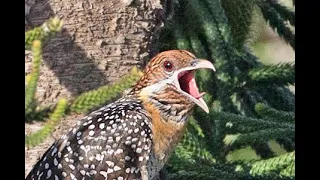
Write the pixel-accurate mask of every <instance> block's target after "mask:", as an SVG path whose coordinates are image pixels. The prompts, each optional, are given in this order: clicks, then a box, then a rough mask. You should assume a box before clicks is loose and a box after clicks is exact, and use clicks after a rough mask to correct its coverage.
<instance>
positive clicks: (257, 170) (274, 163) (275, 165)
mask: <svg viewBox="0 0 320 180" xmlns="http://www.w3.org/2000/svg"><path fill="white" fill-rule="evenodd" d="M293 162H295V151H293V152H290V153H285V154H282V155H280V156H277V157H274V158H270V159H267V160H260V161H256V162H253V163H252V164H250V165H249V166H251V170H250V174H252V175H254V176H255V175H261V174H268V173H270V172H280V171H281V170H284V169H285V168H287V167H288V166H290V165H291V166H292V163H293ZM288 174H289V173H288ZM291 175H293V176H294V174H291Z"/></svg>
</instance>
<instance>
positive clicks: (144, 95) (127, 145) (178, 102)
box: [26, 50, 215, 180]
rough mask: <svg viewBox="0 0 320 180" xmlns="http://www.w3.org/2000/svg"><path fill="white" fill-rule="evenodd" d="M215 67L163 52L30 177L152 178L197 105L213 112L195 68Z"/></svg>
mask: <svg viewBox="0 0 320 180" xmlns="http://www.w3.org/2000/svg"><path fill="white" fill-rule="evenodd" d="M200 68H209V69H212V70H214V71H215V68H214V66H213V65H212V64H211V63H210V62H209V61H207V60H202V59H198V58H196V57H195V56H194V55H193V54H192V53H190V52H188V51H185V50H170V51H165V52H162V53H159V54H158V55H156V56H155V57H154V58H152V59H151V61H150V62H149V63H148V65H147V66H146V68H145V69H144V74H143V76H142V77H141V79H140V80H139V81H138V82H137V84H136V85H135V86H134V88H133V89H132V90H131V91H130V92H129V93H128V94H127V95H125V96H124V97H122V98H120V99H118V100H117V101H115V102H113V103H110V104H108V105H107V106H104V107H102V108H100V109H99V110H97V111H94V112H92V113H90V114H88V115H87V116H86V117H84V118H83V119H82V120H80V121H79V122H78V124H77V125H76V126H75V127H74V128H73V129H72V130H71V131H70V132H69V133H68V134H67V135H64V136H62V137H61V138H60V139H59V140H58V141H56V142H55V143H54V144H53V145H52V146H51V147H50V148H49V149H48V150H47V151H46V152H45V154H44V155H43V156H42V158H41V159H40V160H39V161H38V162H37V164H36V165H35V166H34V168H33V169H32V170H31V172H30V173H29V175H28V176H27V178H26V179H27V180H33V179H34V180H37V179H52V180H58V179H72V180H75V179H77V180H89V179H95V180H102V179H103V180H104V179H107V180H113V179H117V180H124V179H128V180H131V179H142V180H148V179H150V180H151V179H152V178H153V177H154V176H155V175H156V174H157V173H158V172H159V171H160V169H161V168H162V167H163V165H164V163H165V162H166V161H167V159H168V157H169V156H170V153H171V152H172V150H173V149H174V148H175V146H176V145H177V143H178V142H179V140H180V139H181V137H182V135H183V130H184V129H185V125H186V124H187V123H186V121H187V119H188V116H189V115H190V114H191V111H192V109H193V107H194V106H195V105H198V106H200V107H201V108H202V109H203V110H204V111H205V112H207V113H208V112H209V109H208V106H207V105H206V103H205V102H204V100H203V99H202V96H203V94H204V93H200V92H199V91H198V87H197V85H196V81H195V78H194V71H195V70H196V69H200Z"/></svg>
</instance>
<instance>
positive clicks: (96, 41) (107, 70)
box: [25, 0, 166, 176]
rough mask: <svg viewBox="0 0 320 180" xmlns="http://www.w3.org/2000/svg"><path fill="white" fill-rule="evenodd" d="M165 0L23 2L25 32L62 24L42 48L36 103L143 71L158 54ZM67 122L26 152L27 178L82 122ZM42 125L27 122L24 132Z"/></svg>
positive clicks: (28, 69)
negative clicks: (156, 44) (57, 20)
mask: <svg viewBox="0 0 320 180" xmlns="http://www.w3.org/2000/svg"><path fill="white" fill-rule="evenodd" d="M165 2H166V0H161V2H160V0H105V1H101V0H84V1H78V0H25V20H26V30H28V29H30V28H33V27H36V26H40V25H42V24H43V23H44V22H45V21H46V20H48V19H49V17H53V16H58V17H59V18H60V19H62V20H63V22H64V25H63V30H62V32H61V33H60V34H59V35H58V36H56V37H55V38H53V39H52V40H50V41H49V42H47V43H46V44H45V46H44V49H43V63H42V65H41V69H40V78H39V81H38V86H37V92H36V99H37V100H38V102H39V103H40V104H41V105H44V104H51V103H56V102H57V99H58V98H60V97H65V98H68V99H70V98H72V97H75V96H76V95H79V94H80V93H82V92H85V91H88V90H92V89H96V88H98V87H100V86H102V85H108V84H109V83H112V82H114V81H116V80H118V79H119V78H120V77H122V76H123V75H124V74H126V73H127V72H128V71H129V69H131V68H132V67H133V66H139V67H143V66H144V65H145V64H146V61H147V60H148V59H149V58H150V57H151V56H153V55H154V54H155V53H156V52H155V51H153V50H152V42H153V41H154V40H156V37H157V32H158V29H159V28H160V27H161V26H162V24H163V20H164V18H163V17H164V13H165V12H164V11H165V10H164V8H163V5H164V3H165ZM31 61H32V54H31V52H30V51H26V54H25V71H26V73H25V74H26V75H28V74H29V73H30V72H31V67H32V66H31V65H32V63H31ZM79 118H80V117H78V115H71V116H68V117H65V118H63V120H62V121H63V125H61V124H60V125H59V126H58V127H56V131H55V132H54V133H53V135H52V136H51V137H49V138H48V139H46V140H45V141H44V142H43V143H41V144H40V145H39V146H37V147H34V148H31V149H26V151H25V161H26V166H25V176H26V175H27V174H28V173H29V171H30V170H31V169H32V166H33V165H34V164H35V163H36V162H37V161H38V159H39V158H40V157H41V156H42V154H43V153H44V152H45V151H46V149H47V148H49V147H50V146H51V144H52V143H53V142H54V141H55V140H56V139H57V138H59V137H60V136H61V135H62V134H65V133H66V132H67V131H68V129H69V127H72V126H73V125H74V124H75V120H76V119H79ZM41 126H42V123H41V122H40V123H35V124H26V133H27V134H29V133H32V132H35V131H36V130H38V129H39V128H40V127H41Z"/></svg>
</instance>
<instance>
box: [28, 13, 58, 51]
mask: <svg viewBox="0 0 320 180" xmlns="http://www.w3.org/2000/svg"><path fill="white" fill-rule="evenodd" d="M62 24H63V22H62V21H61V20H60V19H59V18H57V17H54V18H50V19H49V20H48V21H46V22H45V23H43V25H42V26H40V27H36V28H34V29H32V30H29V31H27V32H26V33H25V49H28V48H29V47H30V46H31V45H32V43H33V41H34V40H39V41H41V42H44V41H45V40H48V39H49V38H52V37H54V36H55V35H56V34H57V33H59V32H60V31H61V29H62Z"/></svg>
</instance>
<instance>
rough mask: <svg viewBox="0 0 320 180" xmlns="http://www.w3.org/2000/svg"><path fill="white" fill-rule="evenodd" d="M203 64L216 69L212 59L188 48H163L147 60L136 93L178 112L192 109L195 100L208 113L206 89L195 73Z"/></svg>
mask: <svg viewBox="0 0 320 180" xmlns="http://www.w3.org/2000/svg"><path fill="white" fill-rule="evenodd" d="M202 68H208V69H212V70H213V71H215V68H214V66H213V65H212V63H211V62H209V61H207V60H203V59H198V58H196V57H195V56H194V55H193V54H192V53H190V52H188V51H185V50H170V51H164V52H161V53H159V54H157V55H156V56H155V57H153V58H152V59H151V60H150V62H149V63H148V64H147V66H146V67H145V69H144V73H143V76H142V77H141V79H140V80H139V81H138V83H137V84H136V86H135V87H134V88H133V90H132V93H134V94H137V95H138V96H139V97H140V98H142V99H144V100H147V101H150V102H151V103H154V104H155V105H156V106H157V107H158V108H159V109H160V110H164V111H167V112H169V111H171V112H170V113H171V114H172V113H173V114H174V115H179V113H186V112H187V111H190V110H191V109H192V107H193V106H194V105H195V104H197V105H198V106H199V107H201V108H202V109H203V110H204V111H205V112H207V113H208V112H209V108H208V106H207V104H206V103H205V101H204V100H203V98H202V96H203V95H204V94H205V93H204V92H202V93H200V92H199V90H198V87H197V84H196V80H195V75H194V72H195V70H197V69H202Z"/></svg>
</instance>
